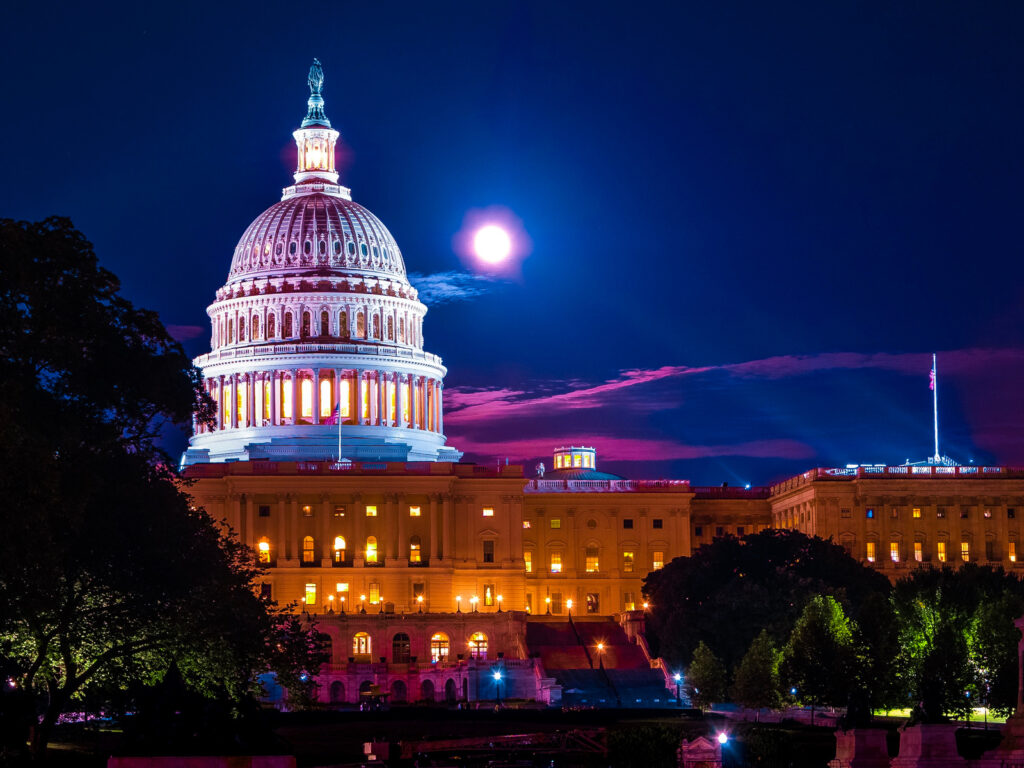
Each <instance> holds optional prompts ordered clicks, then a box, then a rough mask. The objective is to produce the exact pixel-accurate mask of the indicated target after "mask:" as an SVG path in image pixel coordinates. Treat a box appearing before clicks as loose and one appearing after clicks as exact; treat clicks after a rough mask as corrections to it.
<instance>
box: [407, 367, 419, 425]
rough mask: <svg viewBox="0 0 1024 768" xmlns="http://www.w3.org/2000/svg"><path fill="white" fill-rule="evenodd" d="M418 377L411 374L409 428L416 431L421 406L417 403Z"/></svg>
mask: <svg viewBox="0 0 1024 768" xmlns="http://www.w3.org/2000/svg"><path fill="white" fill-rule="evenodd" d="M417 378H419V377H418V376H413V375H412V374H411V373H410V374H409V428H410V429H416V422H417V421H419V417H420V406H419V403H417V402H416V391H417V387H416V379H417Z"/></svg>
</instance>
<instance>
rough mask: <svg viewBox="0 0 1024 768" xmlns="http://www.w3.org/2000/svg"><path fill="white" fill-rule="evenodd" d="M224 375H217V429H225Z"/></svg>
mask: <svg viewBox="0 0 1024 768" xmlns="http://www.w3.org/2000/svg"><path fill="white" fill-rule="evenodd" d="M224 400H225V398H224V377H223V376H218V377H217V429H226V428H227V424H226V423H225V421H224V420H225V418H226V414H225V413H224Z"/></svg>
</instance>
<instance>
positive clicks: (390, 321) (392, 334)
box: [388, 315, 395, 341]
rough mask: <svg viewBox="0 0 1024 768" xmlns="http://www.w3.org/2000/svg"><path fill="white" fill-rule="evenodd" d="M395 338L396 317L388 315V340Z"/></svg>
mask: <svg viewBox="0 0 1024 768" xmlns="http://www.w3.org/2000/svg"><path fill="white" fill-rule="evenodd" d="M394 340H395V318H393V317H391V315H388V341H394Z"/></svg>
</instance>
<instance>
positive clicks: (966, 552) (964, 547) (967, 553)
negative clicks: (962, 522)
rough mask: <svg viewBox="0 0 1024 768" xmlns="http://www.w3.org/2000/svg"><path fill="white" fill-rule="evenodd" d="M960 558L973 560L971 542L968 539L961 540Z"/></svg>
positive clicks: (968, 560)
mask: <svg viewBox="0 0 1024 768" xmlns="http://www.w3.org/2000/svg"><path fill="white" fill-rule="evenodd" d="M960 559H961V560H963V561H964V562H965V563H968V562H970V560H971V544H970V542H968V541H961V542H960Z"/></svg>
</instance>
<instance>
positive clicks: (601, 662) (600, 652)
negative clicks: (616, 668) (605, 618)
mask: <svg viewBox="0 0 1024 768" xmlns="http://www.w3.org/2000/svg"><path fill="white" fill-rule="evenodd" d="M597 658H598V662H599V664H598V666H599V667H600V668H601V669H604V643H598V644H597Z"/></svg>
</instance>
